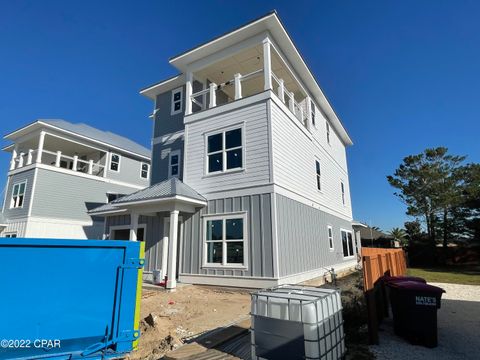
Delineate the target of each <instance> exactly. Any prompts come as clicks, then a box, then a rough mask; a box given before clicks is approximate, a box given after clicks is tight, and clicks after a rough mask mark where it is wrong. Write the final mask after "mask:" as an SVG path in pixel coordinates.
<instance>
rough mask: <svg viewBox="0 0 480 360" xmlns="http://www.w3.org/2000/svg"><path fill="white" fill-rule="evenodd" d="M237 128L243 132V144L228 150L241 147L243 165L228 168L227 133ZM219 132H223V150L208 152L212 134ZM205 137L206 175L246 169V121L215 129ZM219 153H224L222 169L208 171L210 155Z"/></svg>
mask: <svg viewBox="0 0 480 360" xmlns="http://www.w3.org/2000/svg"><path fill="white" fill-rule="evenodd" d="M237 129H240V130H241V132H242V145H241V146H237V147H233V148H229V149H228V151H231V150H237V149H240V148H241V149H242V166H241V167H238V168H234V169H227V149H225V146H226V142H225V134H226V133H227V132H228V131H232V130H237ZM218 134H222V150H218V151H214V152H212V153H209V152H208V138H209V137H210V136H213V135H218ZM204 137H205V139H204V142H205V172H204V173H205V176H215V175H219V174H229V173H235V172H242V171H245V161H246V159H245V123H241V124H236V125H232V126H229V127H226V128H222V129H220V130H214V131H211V132H208V133H205V134H204ZM219 153H222V170H219V171H213V172H208V156H209V155H211V154H219Z"/></svg>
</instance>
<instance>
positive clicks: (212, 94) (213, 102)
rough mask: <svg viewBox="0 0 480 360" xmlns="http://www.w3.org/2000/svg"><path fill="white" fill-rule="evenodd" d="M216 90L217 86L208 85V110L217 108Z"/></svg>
mask: <svg viewBox="0 0 480 360" xmlns="http://www.w3.org/2000/svg"><path fill="white" fill-rule="evenodd" d="M215 90H217V84H215V83H210V104H208V108H209V109H210V108H213V107H215V106H217V94H216V93H215Z"/></svg>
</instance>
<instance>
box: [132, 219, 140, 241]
mask: <svg viewBox="0 0 480 360" xmlns="http://www.w3.org/2000/svg"><path fill="white" fill-rule="evenodd" d="M138 217H139V216H138V214H137V213H133V212H132V213H131V214H130V240H131V241H137V228H138Z"/></svg>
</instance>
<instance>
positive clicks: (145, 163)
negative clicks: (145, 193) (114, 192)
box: [140, 161, 150, 180]
mask: <svg viewBox="0 0 480 360" xmlns="http://www.w3.org/2000/svg"><path fill="white" fill-rule="evenodd" d="M143 165H147V166H148V169H147V177H143V176H142V172H143V169H142V168H143ZM149 178H150V164H149V163H147V162H145V161H141V162H140V179H144V180H148V179H149Z"/></svg>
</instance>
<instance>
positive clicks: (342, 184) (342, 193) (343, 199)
mask: <svg viewBox="0 0 480 360" xmlns="http://www.w3.org/2000/svg"><path fill="white" fill-rule="evenodd" d="M340 192H341V194H340V195H341V197H342V205H343V206H347V201H346V198H345V181H343V180H340Z"/></svg>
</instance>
